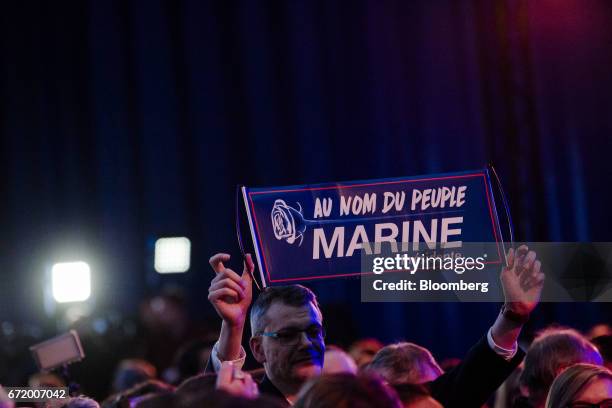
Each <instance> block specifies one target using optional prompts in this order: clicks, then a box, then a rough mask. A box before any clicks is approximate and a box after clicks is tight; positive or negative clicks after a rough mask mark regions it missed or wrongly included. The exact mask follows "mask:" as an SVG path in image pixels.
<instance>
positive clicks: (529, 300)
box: [501, 245, 544, 316]
mask: <svg viewBox="0 0 612 408" xmlns="http://www.w3.org/2000/svg"><path fill="white" fill-rule="evenodd" d="M507 259H508V266H506V267H505V268H503V269H502V272H501V282H502V287H503V290H504V296H505V299H506V307H507V308H509V309H510V310H511V311H513V312H514V313H517V314H519V315H521V316H528V315H529V314H530V313H531V312H532V311H533V309H535V307H536V306H537V305H538V303H539V301H540V295H541V294H542V288H543V287H544V273H543V272H542V263H541V262H540V261H539V260H537V259H536V253H535V252H534V251H530V250H529V248H528V247H527V246H526V245H521V246H520V247H519V248H518V249H517V250H516V251H515V250H514V249H512V248H511V249H510V250H509V251H508V258H507Z"/></svg>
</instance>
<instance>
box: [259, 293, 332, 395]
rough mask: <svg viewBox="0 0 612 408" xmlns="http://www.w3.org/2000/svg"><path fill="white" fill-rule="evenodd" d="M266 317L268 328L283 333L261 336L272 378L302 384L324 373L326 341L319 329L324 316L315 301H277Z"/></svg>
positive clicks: (265, 358)
mask: <svg viewBox="0 0 612 408" xmlns="http://www.w3.org/2000/svg"><path fill="white" fill-rule="evenodd" d="M265 321H266V322H267V326H266V327H265V329H264V331H265V332H268V333H270V332H274V333H279V335H280V337H276V338H275V337H267V336H262V337H260V339H261V349H262V351H263V356H264V361H263V364H264V367H265V369H266V373H267V374H268V376H269V377H270V379H271V380H272V381H275V382H276V381H278V382H282V383H285V384H287V385H295V386H298V387H299V386H301V385H302V384H303V383H304V382H305V381H306V380H308V379H309V378H312V377H314V376H317V375H320V374H321V371H322V369H323V355H324V353H325V342H324V340H323V337H322V336H319V335H317V333H318V332H320V329H321V328H322V323H323V317H322V316H321V312H320V311H319V310H318V309H317V308H316V307H315V306H314V305H313V304H312V303H308V305H304V306H299V307H295V306H289V305H286V304H284V303H281V302H274V303H272V305H271V306H270V308H269V309H268V311H267V313H266V316H265ZM301 330H304V331H301Z"/></svg>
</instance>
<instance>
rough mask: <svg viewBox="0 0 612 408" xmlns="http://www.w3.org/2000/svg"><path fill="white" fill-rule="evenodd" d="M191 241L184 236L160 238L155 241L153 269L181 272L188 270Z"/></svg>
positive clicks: (165, 271)
mask: <svg viewBox="0 0 612 408" xmlns="http://www.w3.org/2000/svg"><path fill="white" fill-rule="evenodd" d="M190 253H191V242H190V241H189V239H187V238H185V237H173V238H160V239H158V240H157V241H155V270H156V271H157V272H159V273H181V272H187V270H189V263H190V260H189V257H190Z"/></svg>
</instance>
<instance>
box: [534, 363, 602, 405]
mask: <svg viewBox="0 0 612 408" xmlns="http://www.w3.org/2000/svg"><path fill="white" fill-rule="evenodd" d="M566 407H567V408H595V407H597V408H610V407H612V372H611V371H610V370H608V369H607V368H605V367H602V366H597V365H592V364H575V365H573V366H571V367H569V368H567V369H566V370H565V371H563V372H562V373H561V374H559V375H558V376H557V378H555V381H553V383H552V386H551V387H550V392H549V393H548V398H547V400H546V408H566Z"/></svg>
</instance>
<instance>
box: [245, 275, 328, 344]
mask: <svg viewBox="0 0 612 408" xmlns="http://www.w3.org/2000/svg"><path fill="white" fill-rule="evenodd" d="M274 302H281V303H284V304H286V305H288V306H295V307H300V306H304V305H307V304H309V303H312V304H313V305H314V306H315V307H316V308H317V310H320V309H319V303H317V297H316V295H315V294H314V293H313V292H312V291H311V290H310V289H308V288H307V287H305V286H302V285H287V286H274V287H268V288H266V289H264V291H263V292H261V293H260V294H259V296H258V297H257V300H256V301H255V303H254V304H253V307H252V308H251V332H252V333H253V335H257V334H261V332H262V331H263V329H264V327H265V326H266V323H265V321H264V316H265V315H266V312H267V311H268V309H269V308H270V306H272V303H274Z"/></svg>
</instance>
